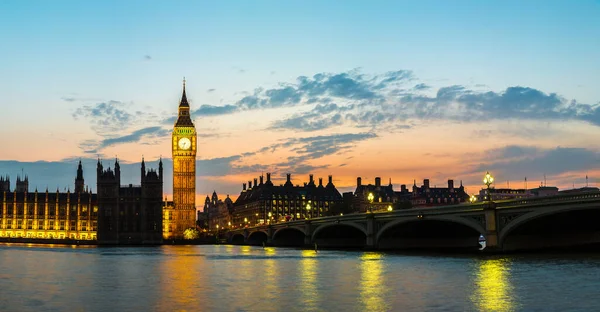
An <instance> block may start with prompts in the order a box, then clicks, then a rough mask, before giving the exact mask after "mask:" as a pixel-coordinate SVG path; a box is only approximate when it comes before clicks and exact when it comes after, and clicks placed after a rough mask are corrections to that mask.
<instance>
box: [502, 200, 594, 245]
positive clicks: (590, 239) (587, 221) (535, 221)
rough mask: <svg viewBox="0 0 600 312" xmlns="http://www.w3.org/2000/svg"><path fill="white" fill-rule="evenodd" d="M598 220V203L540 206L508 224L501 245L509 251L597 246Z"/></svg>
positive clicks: (503, 228)
mask: <svg viewBox="0 0 600 312" xmlns="http://www.w3.org/2000/svg"><path fill="white" fill-rule="evenodd" d="M501 218H502V217H501ZM598 219H600V205H599V204H598V203H588V204H583V205H582V204H577V206H573V205H557V206H551V207H537V208H535V209H534V210H533V211H529V212H525V213H522V214H521V215H518V216H517V217H515V218H514V219H512V220H511V221H509V222H508V223H507V224H505V225H504V227H502V228H501V230H500V231H499V233H498V243H499V246H500V247H501V248H502V249H504V250H507V251H509V250H521V249H541V248H552V247H563V246H569V245H570V246H573V245H585V244H598V243H600V223H598V222H597V220H598ZM499 221H500V222H502V220H499Z"/></svg>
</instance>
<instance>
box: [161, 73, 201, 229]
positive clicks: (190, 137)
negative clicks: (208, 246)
mask: <svg viewBox="0 0 600 312" xmlns="http://www.w3.org/2000/svg"><path fill="white" fill-rule="evenodd" d="M196 138H197V135H196V127H195V126H194V123H193V122H192V119H191V116H190V105H189V103H188V100H187V96H186V94H185V80H184V82H183V94H182V96H181V101H180V102H179V113H178V117H177V121H176V122H175V125H174V127H173V135H172V144H171V148H172V155H173V205H172V206H169V205H164V208H165V209H164V210H163V219H165V220H169V222H168V223H167V224H166V226H165V229H164V231H163V236H164V238H165V239H172V238H177V239H180V238H183V233H184V231H185V230H186V229H189V228H195V227H196Z"/></svg>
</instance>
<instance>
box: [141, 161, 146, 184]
mask: <svg viewBox="0 0 600 312" xmlns="http://www.w3.org/2000/svg"><path fill="white" fill-rule="evenodd" d="M140 171H141V172H142V174H141V177H142V181H144V178H145V177H146V162H145V161H144V156H142V166H141V170H140Z"/></svg>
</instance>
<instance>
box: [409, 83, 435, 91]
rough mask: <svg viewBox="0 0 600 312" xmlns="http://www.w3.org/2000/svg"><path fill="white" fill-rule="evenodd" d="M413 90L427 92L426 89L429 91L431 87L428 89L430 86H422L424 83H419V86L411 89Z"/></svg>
mask: <svg viewBox="0 0 600 312" xmlns="http://www.w3.org/2000/svg"><path fill="white" fill-rule="evenodd" d="M413 89H414V90H417V91H421V90H427V89H431V87H430V86H428V85H426V84H424V83H419V84H417V85H415V86H414V87H413Z"/></svg>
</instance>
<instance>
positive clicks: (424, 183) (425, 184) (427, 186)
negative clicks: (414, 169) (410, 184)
mask: <svg viewBox="0 0 600 312" xmlns="http://www.w3.org/2000/svg"><path fill="white" fill-rule="evenodd" d="M423 186H424V187H425V188H426V189H428V188H429V179H425V180H423Z"/></svg>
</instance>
